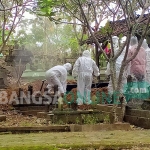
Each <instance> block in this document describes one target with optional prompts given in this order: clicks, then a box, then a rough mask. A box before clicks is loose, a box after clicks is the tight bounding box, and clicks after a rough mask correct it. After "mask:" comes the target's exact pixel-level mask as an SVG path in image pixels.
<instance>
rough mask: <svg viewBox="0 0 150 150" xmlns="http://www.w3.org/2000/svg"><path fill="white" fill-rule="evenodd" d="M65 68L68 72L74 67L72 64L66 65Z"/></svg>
mask: <svg viewBox="0 0 150 150" xmlns="http://www.w3.org/2000/svg"><path fill="white" fill-rule="evenodd" d="M63 66H64V67H65V68H66V70H67V71H69V70H71V68H72V65H71V64H70V63H66V64H64V65H63Z"/></svg>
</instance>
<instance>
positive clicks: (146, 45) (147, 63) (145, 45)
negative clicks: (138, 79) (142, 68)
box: [142, 39, 150, 84]
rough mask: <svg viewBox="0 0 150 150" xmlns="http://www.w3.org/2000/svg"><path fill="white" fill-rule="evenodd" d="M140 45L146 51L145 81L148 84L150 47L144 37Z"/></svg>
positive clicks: (149, 79)
mask: <svg viewBox="0 0 150 150" xmlns="http://www.w3.org/2000/svg"><path fill="white" fill-rule="evenodd" d="M142 47H143V48H144V49H145V52H146V82H148V83H149V84H150V48H149V47H148V44H147V42H146V39H144V40H143V43H142Z"/></svg>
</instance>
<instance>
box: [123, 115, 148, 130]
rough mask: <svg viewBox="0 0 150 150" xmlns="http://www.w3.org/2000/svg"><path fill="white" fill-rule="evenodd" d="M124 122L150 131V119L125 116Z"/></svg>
mask: <svg viewBox="0 0 150 150" xmlns="http://www.w3.org/2000/svg"><path fill="white" fill-rule="evenodd" d="M124 120H125V121H126V122H128V123H130V124H133V125H135V126H138V127H141V128H144V129H150V119H149V118H145V117H137V116H130V115H125V117H124Z"/></svg>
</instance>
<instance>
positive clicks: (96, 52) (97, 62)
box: [95, 44, 100, 82]
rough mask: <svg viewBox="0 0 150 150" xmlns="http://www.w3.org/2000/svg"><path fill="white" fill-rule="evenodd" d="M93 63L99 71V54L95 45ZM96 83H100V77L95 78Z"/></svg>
mask: <svg viewBox="0 0 150 150" xmlns="http://www.w3.org/2000/svg"><path fill="white" fill-rule="evenodd" d="M95 59H96V60H95V61H96V65H97V66H98V68H99V69H100V63H99V53H98V46H97V44H95ZM97 79H98V81H99V82H100V76H99V77H97Z"/></svg>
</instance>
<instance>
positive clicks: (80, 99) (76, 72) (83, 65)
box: [72, 50, 100, 105]
mask: <svg viewBox="0 0 150 150" xmlns="http://www.w3.org/2000/svg"><path fill="white" fill-rule="evenodd" d="M93 72H94V75H95V76H99V75H100V72H99V68H98V67H97V65H96V63H95V61H94V60H92V59H91V54H90V52H89V51H88V50H85V51H84V52H83V54H82V57H79V58H78V59H77V60H76V62H75V64H74V66H73V70H72V76H74V77H78V79H77V104H78V105H82V104H83V103H84V104H91V100H90V95H91V85H92V79H93V77H92V74H93Z"/></svg>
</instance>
